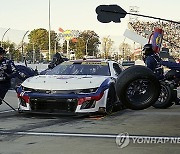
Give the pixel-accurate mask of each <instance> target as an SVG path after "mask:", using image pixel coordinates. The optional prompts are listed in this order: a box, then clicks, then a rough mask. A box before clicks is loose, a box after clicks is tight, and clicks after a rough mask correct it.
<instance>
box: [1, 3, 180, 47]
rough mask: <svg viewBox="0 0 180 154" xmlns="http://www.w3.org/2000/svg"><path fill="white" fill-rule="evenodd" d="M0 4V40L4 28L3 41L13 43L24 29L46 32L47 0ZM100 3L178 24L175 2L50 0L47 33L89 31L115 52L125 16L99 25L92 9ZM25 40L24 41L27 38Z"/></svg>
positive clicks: (125, 26) (126, 19)
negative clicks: (109, 42) (110, 43)
mask: <svg viewBox="0 0 180 154" xmlns="http://www.w3.org/2000/svg"><path fill="white" fill-rule="evenodd" d="M0 4H1V9H0V39H1V38H2V36H3V34H4V32H5V31H6V30H7V29H8V28H10V30H9V31H8V32H7V33H6V35H5V37H4V41H6V40H10V41H12V42H15V43H18V42H20V41H21V40H22V37H23V35H24V34H25V32H26V31H28V30H29V31H31V30H33V29H37V28H45V29H47V30H48V27H49V20H48V16H49V11H48V6H49V0H0ZM102 4H105V5H110V4H117V5H119V6H121V7H122V8H123V9H124V10H126V11H127V12H129V9H130V6H137V7H139V14H143V15H149V16H155V17H159V18H165V19H169V20H176V21H180V11H179V6H180V1H179V0H173V1H172V0H171V1H170V0H151V1H148V0H50V8H51V11H50V17H51V20H50V25H51V30H54V31H56V32H57V33H59V31H58V29H59V27H61V28H62V29H64V30H80V31H84V30H93V31H95V32H96V33H97V34H98V35H99V36H100V37H101V38H102V37H107V36H110V38H111V39H112V40H113V41H114V42H115V45H114V48H115V50H117V49H118V46H119V44H120V43H121V42H122V41H123V40H124V36H123V33H124V31H125V29H126V28H127V22H128V20H129V16H128V15H127V16H126V17H125V18H123V19H121V23H100V22H99V21H98V20H97V14H96V12H95V9H96V7H97V6H99V5H102ZM140 19H142V18H140ZM146 20H147V19H146ZM25 41H28V39H27V36H26V38H25Z"/></svg>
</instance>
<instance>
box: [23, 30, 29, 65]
mask: <svg viewBox="0 0 180 154" xmlns="http://www.w3.org/2000/svg"><path fill="white" fill-rule="evenodd" d="M28 32H29V30H28V31H26V33H25V34H24V36H23V38H22V62H23V59H24V38H25V36H26V34H27V33H28ZM24 60H25V59H24Z"/></svg>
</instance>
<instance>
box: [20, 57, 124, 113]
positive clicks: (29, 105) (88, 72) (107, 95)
mask: <svg viewBox="0 0 180 154" xmlns="http://www.w3.org/2000/svg"><path fill="white" fill-rule="evenodd" d="M122 69H123V68H122V67H121V65H119V64H118V63H117V62H115V61H110V60H100V59H88V60H74V61H65V62H63V63H61V64H60V65H58V66H56V67H55V68H53V69H52V70H51V71H48V72H47V74H45V75H37V76H33V77H30V78H28V79H26V80H25V81H24V82H23V83H22V84H21V85H20V86H19V87H18V88H17V96H18V98H19V103H18V111H19V112H31V113H73V114H74V113H75V114H77V113H96V112H100V113H106V114H109V113H111V112H112V110H113V109H114V108H115V106H117V107H118V105H121V103H120V102H119V99H118V97H117V94H116V80H117V78H118V75H119V74H120V73H121V72H122Z"/></svg>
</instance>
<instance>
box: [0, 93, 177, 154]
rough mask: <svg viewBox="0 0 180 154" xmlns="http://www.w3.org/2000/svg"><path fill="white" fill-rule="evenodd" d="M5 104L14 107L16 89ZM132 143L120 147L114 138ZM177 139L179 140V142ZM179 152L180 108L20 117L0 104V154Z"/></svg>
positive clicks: (27, 115) (141, 153)
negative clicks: (123, 136)
mask: <svg viewBox="0 0 180 154" xmlns="http://www.w3.org/2000/svg"><path fill="white" fill-rule="evenodd" d="M5 100H6V101H7V102H8V103H9V104H10V105H12V106H13V107H14V108H17V101H18V100H17V98H16V94H15V92H14V91H9V92H8V93H7V95H6V98H5ZM125 132H127V133H128V134H129V135H130V136H131V137H132V136H137V137H139V138H140V139H141V140H138V141H139V142H138V143H137V142H136V143H134V142H133V140H131V139H130V142H129V144H128V145H126V146H125V147H124V148H122V147H121V146H120V145H117V143H116V141H117V140H116V137H117V135H118V134H121V133H125ZM143 137H157V138H161V139H163V138H165V137H166V138H175V139H177V140H176V141H174V142H173V143H171V142H170V141H167V142H165V143H162V142H159V143H154V142H153V143H143V142H141V141H142V140H143ZM178 139H179V140H178ZM41 153H42V154H49V153H50V154H61V153H62V154H86V153H92V154H94V153H99V154H101V153H107V154H109V153H113V154H116V153H117V154H118V153H128V154H131V153H132V154H144V153H145V154H148V153H158V154H161V153H162V154H166V153H167V154H169V153H177V154H179V153H180V105H174V106H172V107H171V108H169V109H161V110H160V109H154V108H153V107H151V108H148V109H146V110H141V111H133V110H129V109H125V110H121V111H118V112H115V113H113V114H112V115H108V116H105V117H101V116H90V117H75V116H62V115H34V114H19V113H17V112H15V111H13V110H12V109H11V108H9V107H8V106H7V105H6V104H5V103H3V104H2V105H1V106H0V154H41Z"/></svg>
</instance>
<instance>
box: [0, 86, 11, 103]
mask: <svg viewBox="0 0 180 154" xmlns="http://www.w3.org/2000/svg"><path fill="white" fill-rule="evenodd" d="M9 88H10V84H9V83H7V84H2V83H0V105H1V104H2V100H1V99H4V97H5V95H6V93H7V91H8V89H9Z"/></svg>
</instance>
